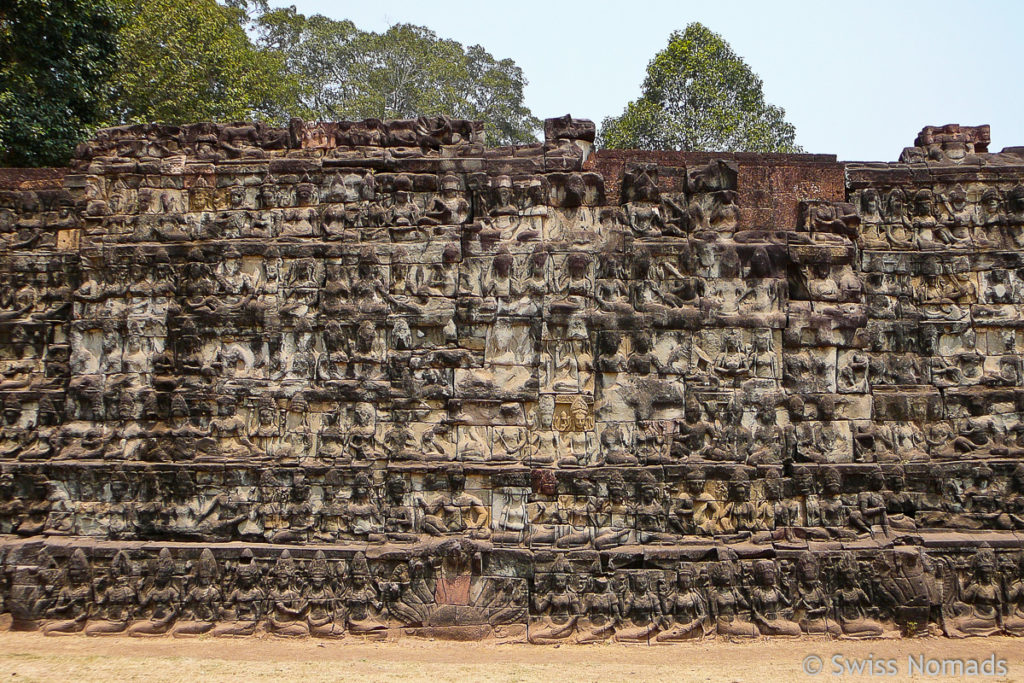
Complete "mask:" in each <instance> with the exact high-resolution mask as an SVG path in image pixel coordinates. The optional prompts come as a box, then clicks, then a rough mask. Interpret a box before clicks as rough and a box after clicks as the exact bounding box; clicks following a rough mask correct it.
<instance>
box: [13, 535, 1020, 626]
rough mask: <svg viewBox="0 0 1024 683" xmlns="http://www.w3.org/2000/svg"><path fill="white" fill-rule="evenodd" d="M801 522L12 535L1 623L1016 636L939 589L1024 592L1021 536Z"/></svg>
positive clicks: (999, 617)
mask: <svg viewBox="0 0 1024 683" xmlns="http://www.w3.org/2000/svg"><path fill="white" fill-rule="evenodd" d="M808 531H809V530H806V529H799V528H793V529H789V530H788V532H789V533H788V534H787V536H788V538H780V539H779V540H778V541H776V542H774V543H772V544H755V543H750V542H747V543H733V544H729V545H726V544H721V543H708V542H706V540H704V539H698V538H694V539H692V541H691V542H688V543H684V544H675V545H646V546H620V547H617V548H615V549H614V550H609V551H604V552H598V551H594V550H576V551H568V552H553V551H550V550H548V551H536V552H533V551H524V550H522V549H520V548H502V547H500V546H495V545H493V544H491V543H486V542H479V541H468V540H464V539H452V538H449V539H443V540H433V541H429V542H425V543H416V544H381V545H375V546H366V545H330V546H326V545H325V546H302V547H294V546H292V547H289V546H282V545H269V544H242V543H220V544H215V545H208V544H202V543H195V544H190V543H158V542H154V543H145V542H113V541H107V542H103V541H96V540H95V539H89V538H75V537H67V538H57V537H49V538H42V537H37V538H27V539H15V538H7V539H4V540H3V541H2V542H0V551H2V553H3V556H4V557H5V558H6V567H7V575H8V576H9V577H10V580H11V583H10V586H9V593H8V595H9V597H8V607H10V609H11V617H10V619H9V620H7V623H9V626H10V628H12V629H14V630H40V631H42V632H43V633H44V634H46V635H69V634H84V635H95V636H99V635H131V636H176V637H187V636H196V635H211V636H224V637H228V636H231V637H242V636H255V635H262V634H271V635H278V636H282V637H305V636H313V637H320V638H342V637H350V638H352V637H354V638H363V639H371V640H378V639H394V638H397V637H419V638H434V639H448V640H467V641H473V640H483V639H497V640H500V641H507V642H519V641H529V642H532V643H557V642H578V643H587V642H602V641H618V642H631V643H670V642H676V641H683V640H694V639H703V638H710V637H715V636H718V637H725V638H736V639H742V638H754V637H760V636H786V637H798V636H801V635H808V636H829V637H835V638H850V639H864V638H898V637H913V636H922V635H946V636H949V637H955V638H960V637H968V636H981V635H996V634H1004V635H1024V615H1021V614H1018V613H1015V612H1011V613H1009V614H1003V613H989V614H988V615H987V616H988V619H986V618H985V616H986V615H985V614H984V613H980V612H979V610H976V609H974V610H972V609H971V608H970V607H969V606H968V605H967V604H966V603H965V602H962V601H960V600H957V599H956V598H953V599H951V598H950V597H949V596H950V595H951V594H952V595H960V594H962V591H963V590H964V588H963V587H961V586H958V585H956V580H957V579H956V576H957V573H958V571H960V570H961V569H962V568H963V567H965V566H971V567H974V568H975V569H976V570H977V578H974V579H972V582H971V584H970V588H972V589H973V590H975V591H984V590H986V589H988V588H991V589H998V590H999V591H1001V592H1006V593H1008V594H1010V595H1016V593H1017V592H1018V591H1020V590H1022V589H1024V583H1022V582H1021V581H1020V580H1017V581H1012V582H1005V581H1004V580H1003V579H1002V578H1001V577H1000V574H999V572H1000V571H1004V572H1006V573H1008V574H1010V575H1012V574H1014V573H1015V572H1016V568H1017V566H1018V564H1019V563H1020V561H1021V557H1022V553H1021V551H1022V549H1024V542H1022V540H1021V538H1020V537H1019V536H1018V535H1017V534H1014V533H1011V532H985V533H980V534H971V535H968V534H957V533H953V532H919V533H917V534H915V538H914V539H913V540H914V541H915V544H914V545H894V544H893V543H892V542H891V541H892V540H894V539H886V538H885V537H884V536H882V534H881V533H880V532H881V530H879V534H878V535H877V537H876V538H873V539H872V538H864V539H859V540H857V541H853V542H842V543H841V542H836V541H827V540H822V541H815V540H811V539H808V538H807V536H808ZM903 540H908V539H903ZM62 577H63V580H64V585H61V583H60V582H61V580H62ZM374 577H375V578H374ZM865 577H867V578H865ZM371 580H372V581H373V583H372V584H371V583H370V581H371ZM865 583H866V584H867V586H868V588H869V590H870V593H868V592H867V591H865V590H864V589H863V588H861V586H863V585H864V584H865ZM371 586H373V588H372V589H371V588H370V587H371ZM790 595H795V596H797V598H796V600H795V601H794V602H793V603H792V604H789V597H788V596H790ZM826 596H827V597H826ZM826 603H827V604H828V605H830V606H831V607H832V609H823V606H825V605H826ZM563 606H564V607H563Z"/></svg>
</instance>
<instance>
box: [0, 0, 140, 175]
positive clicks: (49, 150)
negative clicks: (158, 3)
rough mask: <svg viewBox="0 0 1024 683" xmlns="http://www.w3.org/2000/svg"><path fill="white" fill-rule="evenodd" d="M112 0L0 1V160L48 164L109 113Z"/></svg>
mask: <svg viewBox="0 0 1024 683" xmlns="http://www.w3.org/2000/svg"><path fill="white" fill-rule="evenodd" d="M116 1H117V0H5V2H3V3H2V4H0V165H5V166H53V165H61V164H64V163H66V162H67V159H68V155H69V154H70V151H71V149H72V148H73V147H74V146H75V144H76V143H78V142H79V141H80V140H82V139H83V138H85V137H86V136H87V135H88V134H89V132H90V131H91V130H92V128H93V127H94V126H96V125H97V124H99V123H101V122H102V121H103V120H104V119H105V118H106V115H107V110H106V105H107V102H108V95H109V78H110V75H111V74H112V73H113V71H114V69H115V66H116V64H117V59H116V56H117V32H118V30H119V28H120V27H121V26H122V24H123V23H124V21H125V13H124V12H123V9H122V8H121V7H120V6H119V5H118V4H116Z"/></svg>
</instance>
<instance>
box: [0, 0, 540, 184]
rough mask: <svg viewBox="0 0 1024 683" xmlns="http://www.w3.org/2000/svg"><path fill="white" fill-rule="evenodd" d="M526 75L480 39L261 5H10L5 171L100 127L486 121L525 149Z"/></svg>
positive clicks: (157, 0)
mask: <svg viewBox="0 0 1024 683" xmlns="http://www.w3.org/2000/svg"><path fill="white" fill-rule="evenodd" d="M525 86H526V79H525V78H524V77H523V72H522V70H521V69H520V68H519V67H518V66H516V64H515V62H513V61H512V60H511V59H496V58H495V57H494V56H492V55H491V54H490V53H489V52H487V50H485V49H484V48H483V47H481V46H479V45H473V46H470V47H464V46H463V45H462V44H460V43H458V42H456V41H454V40H447V39H444V38H440V37H438V36H437V35H436V34H435V33H434V32H433V31H431V30H430V29H428V28H425V27H422V26H413V25H411V24H396V25H394V26H392V27H391V28H389V29H388V30H387V31H384V32H383V33H372V32H367V31H361V30H359V29H358V28H356V26H355V25H354V24H353V23H352V22H350V21H338V20H334V19H329V18H327V17H324V16H321V15H313V16H310V17H306V16H304V15H302V14H300V13H299V12H297V11H296V10H295V8H294V7H287V8H279V9H270V8H269V6H268V4H267V0H219V1H218V0H7V2H5V3H3V5H2V7H0V164H5V165H26V166H31V165H59V164H64V163H66V162H67V159H68V157H69V156H70V154H71V150H72V149H73V148H74V145H75V144H76V143H77V142H79V141H80V140H82V139H84V138H85V137H87V136H88V135H89V134H91V132H92V130H93V129H94V128H96V127H98V126H101V125H118V124H125V123H191V122H196V121H215V122H231V121H240V120H259V121H265V122H268V123H272V124H277V125H283V124H284V123H285V122H287V120H288V119H289V118H290V117H292V116H299V117H302V118H307V119H322V120H327V119H361V118H381V119H389V118H409V117H415V116H421V115H438V114H446V115H448V116H453V117H457V118H467V119H473V120H481V121H483V122H484V124H485V127H486V131H487V133H488V136H487V140H488V142H489V143H490V144H492V145H493V144H515V143H523V142H530V141H533V140H534V139H535V138H534V133H535V131H536V130H538V129H539V128H540V121H539V120H538V119H537V118H535V117H534V116H533V114H532V113H531V112H530V110H529V109H528V108H527V107H526V106H525V105H524V104H523V88H524V87H525Z"/></svg>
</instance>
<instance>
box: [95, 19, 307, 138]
mask: <svg viewBox="0 0 1024 683" xmlns="http://www.w3.org/2000/svg"><path fill="white" fill-rule="evenodd" d="M122 1H125V0H122ZM127 1H129V2H131V9H132V12H131V16H132V18H131V20H130V21H129V22H128V23H127V25H125V27H124V28H123V29H122V30H121V32H120V35H119V49H120V61H121V64H122V65H123V67H122V68H121V69H119V70H118V71H117V72H116V74H115V75H114V78H113V82H112V86H113V99H112V100H111V107H110V114H109V122H110V123H111V124H118V123H149V122H168V123H191V122H194V121H240V120H260V121H269V122H273V123H282V122H283V121H285V120H286V119H287V118H288V116H289V115H290V114H291V113H292V112H291V110H292V109H293V108H294V106H295V102H296V99H297V97H298V90H297V84H298V82H297V79H296V78H295V77H294V76H292V75H291V74H289V73H288V72H287V70H286V64H285V59H284V56H283V55H281V54H279V53H277V52H275V51H274V50H269V49H264V48H262V47H259V46H257V45H255V44H253V42H252V41H251V40H250V39H249V36H248V34H247V33H246V30H245V27H246V24H247V23H248V22H249V17H248V15H247V14H246V9H247V4H246V3H244V2H241V3H239V2H234V3H231V5H230V6H223V5H219V4H217V3H216V2H215V1H214V0H127Z"/></svg>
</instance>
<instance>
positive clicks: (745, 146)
mask: <svg viewBox="0 0 1024 683" xmlns="http://www.w3.org/2000/svg"><path fill="white" fill-rule="evenodd" d="M762 86H763V83H762V81H761V79H760V78H758V76H757V74H755V73H754V72H753V71H752V70H751V69H750V67H749V66H748V65H747V63H746V62H744V61H743V58H741V57H740V56H738V55H737V54H736V53H735V52H733V50H732V48H731V47H730V46H729V44H728V43H727V42H725V40H723V39H722V37H721V36H720V35H718V34H717V33H714V32H712V31H710V30H709V29H708V28H706V27H705V26H703V25H702V24H699V23H696V22H695V23H692V24H690V25H688V26H687V27H686V29H685V30H684V31H681V32H680V31H675V32H674V33H672V35H671V36H670V38H669V41H668V46H667V47H666V48H665V49H664V50H662V51H660V52H658V53H657V54H656V55H655V56H654V59H652V60H651V62H650V63H649V64H648V65H647V77H646V78H645V79H644V82H643V86H642V93H641V96H640V98H639V99H637V100H634V101H632V102H630V103H629V104H627V105H626V108H625V111H623V113H622V114H621V115H620V116H615V117H608V118H606V119H604V121H603V122H602V124H601V134H600V141H599V142H600V144H601V145H602V146H603V147H610V148H635V149H673V150H680V151H725V152H738V151H742V152H797V151H800V148H799V147H798V146H797V145H796V144H795V141H794V139H795V136H796V129H795V128H794V127H793V124H791V123H789V122H788V121H786V112H785V110H783V109H782V108H781V107H777V106H775V105H772V104H768V103H766V102H765V101H764V93H763V92H762Z"/></svg>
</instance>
